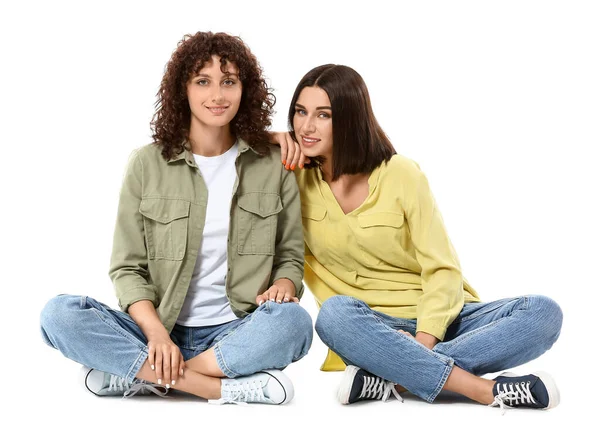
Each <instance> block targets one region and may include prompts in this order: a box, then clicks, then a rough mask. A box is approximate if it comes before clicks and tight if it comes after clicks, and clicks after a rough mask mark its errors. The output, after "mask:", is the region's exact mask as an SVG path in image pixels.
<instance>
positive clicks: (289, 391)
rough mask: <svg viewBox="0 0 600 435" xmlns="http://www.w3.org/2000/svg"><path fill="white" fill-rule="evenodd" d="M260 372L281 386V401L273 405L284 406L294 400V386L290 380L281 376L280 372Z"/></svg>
mask: <svg viewBox="0 0 600 435" xmlns="http://www.w3.org/2000/svg"><path fill="white" fill-rule="evenodd" d="M262 372H263V373H266V374H268V375H269V376H271V377H272V378H273V379H275V380H276V381H277V382H278V383H279V385H281V388H283V392H284V397H283V400H282V401H281V402H279V403H274V405H285V404H286V403H288V402H289V401H290V400H292V399H293V398H294V384H292V381H291V380H290V378H288V377H287V376H286V375H285V374H283V372H282V371H281V370H263V371H262Z"/></svg>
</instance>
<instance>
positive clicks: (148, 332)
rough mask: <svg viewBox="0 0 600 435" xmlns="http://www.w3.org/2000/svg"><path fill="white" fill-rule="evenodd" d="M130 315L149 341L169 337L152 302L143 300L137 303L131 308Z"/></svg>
mask: <svg viewBox="0 0 600 435" xmlns="http://www.w3.org/2000/svg"><path fill="white" fill-rule="evenodd" d="M129 315H130V316H131V318H132V319H133V320H134V321H135V323H137V325H138V326H139V327H140V329H141V330H142V332H143V333H144V335H145V336H146V338H147V339H148V341H151V340H153V339H155V338H157V337H160V336H165V335H166V336H168V335H169V332H168V331H167V330H166V329H165V327H164V326H163V324H162V322H161V321H160V318H159V317H158V313H157V312H156V309H155V308H154V305H153V304H152V302H151V301H148V300H142V301H138V302H135V303H134V304H132V305H131V306H130V307H129Z"/></svg>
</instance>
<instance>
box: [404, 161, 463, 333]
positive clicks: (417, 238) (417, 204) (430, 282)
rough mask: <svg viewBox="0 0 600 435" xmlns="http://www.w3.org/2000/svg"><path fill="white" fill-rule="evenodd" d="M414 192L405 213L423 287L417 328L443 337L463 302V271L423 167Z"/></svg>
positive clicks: (418, 305) (418, 175)
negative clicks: (419, 267)
mask: <svg viewBox="0 0 600 435" xmlns="http://www.w3.org/2000/svg"><path fill="white" fill-rule="evenodd" d="M411 196H413V197H412V198H411V199H410V201H407V207H406V210H405V213H406V219H407V222H408V225H409V228H410V234H411V240H412V242H413V245H414V247H415V253H416V258H417V261H418V263H419V265H420V266H421V281H422V287H423V295H422V296H421V297H420V299H419V301H418V304H417V331H422V332H426V333H428V334H431V335H433V336H435V337H437V338H438V339H439V340H443V339H444V336H445V334H446V330H447V328H448V326H449V325H450V323H452V321H453V320H454V319H455V318H456V316H457V315H458V313H459V312H460V310H461V309H462V307H463V305H464V292H463V280H462V273H461V270H460V264H459V261H458V257H457V255H456V252H455V250H454V247H453V246H452V243H451V242H450V238H449V237H448V234H447V232H446V228H445V226H444V223H443V220H442V216H441V214H440V212H439V210H438V208H437V205H436V202H435V199H434V197H433V194H432V193H431V190H430V188H429V183H428V181H427V178H426V177H425V175H424V174H423V173H422V172H421V171H420V170H418V173H417V174H416V175H415V183H414V189H413V195H411Z"/></svg>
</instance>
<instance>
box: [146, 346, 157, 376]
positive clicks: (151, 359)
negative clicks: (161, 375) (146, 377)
mask: <svg viewBox="0 0 600 435" xmlns="http://www.w3.org/2000/svg"><path fill="white" fill-rule="evenodd" d="M155 356H156V350H155V349H154V346H152V345H151V344H148V363H149V364H150V368H151V369H152V370H154V369H155Z"/></svg>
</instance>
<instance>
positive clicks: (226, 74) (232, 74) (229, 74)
mask: <svg viewBox="0 0 600 435" xmlns="http://www.w3.org/2000/svg"><path fill="white" fill-rule="evenodd" d="M230 76H235V77H237V78H239V76H238V75H237V74H236V73H230V72H225V73H223V75H222V77H230ZM194 77H206V78H209V79H210V78H212V76H211V75H210V74H205V73H198V74H196V75H195V76H194Z"/></svg>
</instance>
